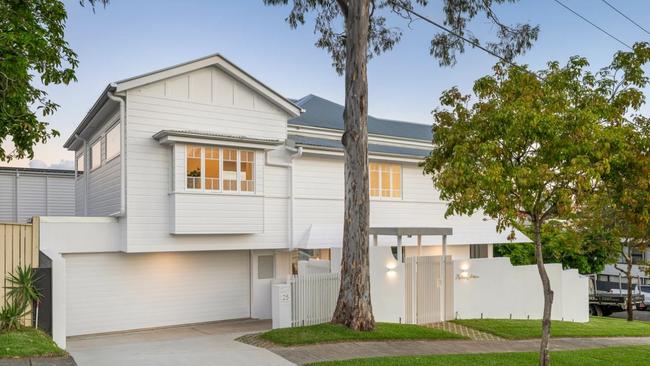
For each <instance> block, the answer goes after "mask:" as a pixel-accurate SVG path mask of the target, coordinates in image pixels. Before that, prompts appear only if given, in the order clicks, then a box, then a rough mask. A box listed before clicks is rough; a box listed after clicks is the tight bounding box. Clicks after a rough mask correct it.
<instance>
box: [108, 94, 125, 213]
mask: <svg viewBox="0 0 650 366" xmlns="http://www.w3.org/2000/svg"><path fill="white" fill-rule="evenodd" d="M110 86H111V87H112V88H113V90H114V89H115V84H111V85H110ZM106 96H107V97H108V99H110V100H112V101H115V102H118V103H119V104H120V212H118V213H117V215H116V216H117V217H124V216H125V215H126V102H125V101H124V98H121V97H118V96H116V95H115V94H113V92H112V91H107V93H106Z"/></svg>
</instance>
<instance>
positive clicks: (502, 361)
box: [309, 346, 650, 366]
mask: <svg viewBox="0 0 650 366" xmlns="http://www.w3.org/2000/svg"><path fill="white" fill-rule="evenodd" d="M552 355H553V365H555V366H578V365H589V366H611V365H616V366H638V365H641V364H646V363H648V362H650V356H649V355H650V346H630V347H606V348H598V349H587V350H575V351H554V352H552ZM538 357H539V356H538V354H537V353H534V352H509V353H478V354H467V353H466V354H457V355H453V354H452V355H431V356H421V355H418V356H397V357H375V358H356V359H352V360H344V361H329V362H317V363H312V364H309V366H449V365H454V366H530V365H534V364H535V363H536V362H537V359H538Z"/></svg>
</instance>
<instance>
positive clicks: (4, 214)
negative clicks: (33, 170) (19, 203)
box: [0, 175, 16, 222]
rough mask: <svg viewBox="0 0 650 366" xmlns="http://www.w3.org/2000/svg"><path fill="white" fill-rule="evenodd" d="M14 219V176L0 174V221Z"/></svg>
mask: <svg viewBox="0 0 650 366" xmlns="http://www.w3.org/2000/svg"><path fill="white" fill-rule="evenodd" d="M15 220H16V176H15V175H0V222H11V221H15Z"/></svg>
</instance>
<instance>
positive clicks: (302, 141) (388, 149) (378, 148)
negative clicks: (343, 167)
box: [289, 135, 430, 158]
mask: <svg viewBox="0 0 650 366" xmlns="http://www.w3.org/2000/svg"><path fill="white" fill-rule="evenodd" d="M289 140H292V141H293V142H294V143H295V145H296V146H303V147H317V148H321V149H323V148H324V149H329V150H335V151H342V150H343V144H342V143H341V141H340V140H333V139H323V138H318V137H308V136H300V135H289ZM368 151H369V152H371V153H378V154H384V155H398V156H408V157H415V158H424V157H426V156H427V155H429V153H430V151H429V150H424V149H414V148H411V147H401V146H392V145H379V144H368Z"/></svg>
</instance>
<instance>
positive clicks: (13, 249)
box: [0, 217, 39, 325]
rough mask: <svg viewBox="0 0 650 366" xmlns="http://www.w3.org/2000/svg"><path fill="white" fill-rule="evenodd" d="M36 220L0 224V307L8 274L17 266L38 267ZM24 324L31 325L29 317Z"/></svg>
mask: <svg viewBox="0 0 650 366" xmlns="http://www.w3.org/2000/svg"><path fill="white" fill-rule="evenodd" d="M38 220H39V218H38V217H35V218H34V223H33V224H15V223H0V284H2V288H1V289H0V306H3V305H4V304H6V302H7V298H6V293H7V289H6V287H7V286H9V285H10V283H9V279H8V278H9V273H14V272H15V271H16V268H18V266H23V267H26V266H28V265H30V266H32V268H36V267H38V253H39V233H38ZM35 228H36V229H35ZM24 324H25V325H31V316H28V317H26V318H25V319H24Z"/></svg>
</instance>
